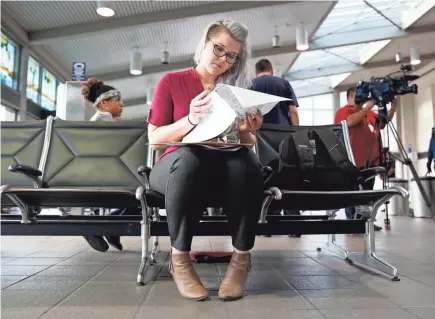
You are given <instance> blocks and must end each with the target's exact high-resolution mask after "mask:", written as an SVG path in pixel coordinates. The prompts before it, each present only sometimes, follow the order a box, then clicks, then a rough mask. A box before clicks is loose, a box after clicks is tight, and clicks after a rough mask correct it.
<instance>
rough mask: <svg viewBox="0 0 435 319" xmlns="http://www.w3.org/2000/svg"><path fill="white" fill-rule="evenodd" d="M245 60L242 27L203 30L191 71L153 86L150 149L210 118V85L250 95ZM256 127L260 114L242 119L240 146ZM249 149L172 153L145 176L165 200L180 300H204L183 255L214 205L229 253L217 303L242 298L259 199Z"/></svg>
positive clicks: (257, 167)
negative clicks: (229, 240) (228, 236)
mask: <svg viewBox="0 0 435 319" xmlns="http://www.w3.org/2000/svg"><path fill="white" fill-rule="evenodd" d="M250 54H251V50H250V47H249V44H248V29H247V28H246V26H244V25H242V24H240V23H238V22H236V21H233V20H218V21H215V22H213V23H211V24H210V25H208V26H207V28H206V29H205V31H204V33H203V36H202V38H201V40H200V41H199V43H198V46H197V49H196V53H195V64H196V66H195V67H193V68H191V69H188V70H184V71H179V72H171V73H167V74H165V75H164V76H163V77H162V78H161V79H160V81H159V82H158V84H157V86H156V89H155V91H154V97H153V103H152V105H151V110H150V114H149V117H148V121H149V124H148V138H149V141H150V143H151V145H153V148H155V149H159V148H162V147H164V146H161V144H162V143H169V142H179V141H181V140H182V139H183V138H184V136H186V135H187V134H188V133H189V132H190V131H192V130H193V129H194V128H195V126H196V125H198V124H199V123H200V122H201V120H202V118H203V117H205V116H206V115H207V114H208V113H209V112H210V93H211V92H212V91H213V90H214V88H215V86H216V84H218V83H219V84H220V83H222V84H227V85H232V86H237V87H242V88H249V87H250V79H249V77H248V75H247V73H248V72H247V71H248V61H249V57H250ZM261 124H262V116H261V112H257V113H256V114H253V115H248V116H247V117H245V119H244V122H242V123H240V126H239V127H238V136H239V138H240V141H241V143H245V144H250V145H252V146H253V145H255V143H256V135H255V134H256V131H257V130H258V129H259V128H260V127H261ZM252 146H241V147H239V148H237V149H235V150H232V151H222V150H211V149H207V148H203V147H201V146H195V145H188V146H181V147H174V146H170V147H169V148H167V149H166V151H165V153H164V154H163V156H162V157H160V158H159V159H158V161H157V163H156V164H155V165H154V167H153V169H152V171H151V174H150V185H151V189H153V190H154V191H157V192H159V193H161V194H165V201H166V214H167V220H168V228H169V236H170V239H171V252H170V255H169V271H170V273H171V275H172V277H173V278H174V281H175V284H176V286H177V289H178V291H179V293H180V295H181V296H182V297H184V298H187V299H191V300H204V299H207V298H208V296H209V294H208V291H207V290H206V289H205V287H204V285H203V284H202V282H201V280H200V279H199V277H198V275H197V274H196V272H195V269H194V268H193V265H192V260H191V257H190V253H189V252H190V250H191V244H192V237H193V234H194V232H195V229H197V228H200V227H201V224H200V223H199V218H200V216H201V214H202V213H203V212H204V210H205V208H206V206H207V205H209V204H211V202H212V201H216V200H218V202H219V203H216V204H217V205H222V207H223V209H224V211H225V214H226V216H227V219H228V227H229V230H230V233H231V237H232V246H233V252H232V257H231V262H230V264H229V265H228V269H227V271H226V273H225V278H224V279H223V281H222V283H221V286H220V288H219V292H218V296H219V299H221V300H224V301H232V300H236V299H240V298H242V297H243V295H244V287H245V284H246V281H247V278H248V273H249V271H250V269H251V254H250V250H251V249H252V248H253V246H254V242H255V237H256V228H257V223H258V219H259V217H260V212H261V205H262V198H263V175H262V170H261V164H260V162H259V161H258V158H257V156H256V155H255V153H254V152H253V151H252V149H251V148H252Z"/></svg>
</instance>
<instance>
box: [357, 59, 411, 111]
mask: <svg viewBox="0 0 435 319" xmlns="http://www.w3.org/2000/svg"><path fill="white" fill-rule="evenodd" d="M400 70H401V71H402V72H403V76H401V77H399V78H392V77H390V76H389V75H388V76H385V77H378V78H377V77H372V78H371V79H370V82H364V81H359V82H358V84H357V87H356V92H355V103H356V104H363V103H365V102H366V101H367V100H370V99H373V100H374V102H375V105H377V106H378V112H379V114H380V115H381V116H380V117H381V118H386V116H387V104H388V103H390V102H391V101H392V100H393V99H394V98H395V96H396V95H405V94H409V93H414V94H417V93H418V87H417V85H416V84H413V85H411V86H409V84H408V82H409V81H414V80H416V79H418V78H419V76H418V75H406V72H409V71H411V70H412V68H411V65H402V66H401V67H400Z"/></svg>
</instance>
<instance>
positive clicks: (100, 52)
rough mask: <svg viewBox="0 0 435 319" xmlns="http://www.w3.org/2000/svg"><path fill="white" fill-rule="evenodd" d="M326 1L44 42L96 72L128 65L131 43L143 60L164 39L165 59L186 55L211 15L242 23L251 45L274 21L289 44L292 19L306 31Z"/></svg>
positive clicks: (264, 40)
mask: <svg viewBox="0 0 435 319" xmlns="http://www.w3.org/2000/svg"><path fill="white" fill-rule="evenodd" d="M329 6H330V2H320V3H319V2H315V3H314V2H311V1H310V2H302V3H300V2H298V3H285V4H283V5H275V6H271V7H264V8H257V9H249V10H243V11H232V12H228V13H225V14H224V15H223V14H213V15H205V16H199V17H194V18H190V19H182V20H175V21H168V22H162V23H160V24H158V25H153V26H148V27H142V28H137V29H135V30H120V31H118V32H108V33H106V34H102V35H99V36H87V37H83V38H77V39H70V40H68V41H62V40H59V41H55V42H54V43H53V44H52V45H50V48H51V49H52V50H53V51H54V52H55V54H56V55H57V56H59V57H60V58H61V59H62V61H63V62H64V63H65V64H66V65H70V64H71V63H72V62H74V61H85V62H87V67H88V72H89V73H90V74H101V73H107V72H113V71H118V70H125V69H128V66H129V58H130V52H131V50H132V49H133V48H134V47H135V46H136V45H137V46H138V47H139V48H140V50H141V52H142V57H143V60H144V65H145V66H148V65H156V64H159V63H160V56H161V52H162V51H163V50H164V48H165V46H164V42H165V41H167V42H168V50H169V52H170V57H171V58H170V61H173V62H175V61H182V60H186V59H191V57H192V54H193V53H194V50H195V48H196V45H197V43H198V41H199V39H200V37H201V35H202V32H203V30H204V28H205V27H206V26H207V25H208V23H210V22H211V21H214V20H218V19H221V18H223V17H224V18H226V19H234V20H237V21H240V22H242V23H244V24H246V25H247V26H248V28H249V31H250V34H251V43H252V47H253V49H263V48H268V47H271V46H272V36H273V35H274V34H275V25H278V30H279V34H280V38H281V45H282V46H284V45H290V44H294V43H295V42H296V40H295V34H296V25H297V22H296V21H300V20H303V21H304V24H305V25H306V27H307V29H308V32H309V33H311V32H313V30H314V28H315V27H316V25H317V23H318V21H319V20H320V19H321V17H322V16H323V15H324V14H325V13H326V12H327V9H328V8H329ZM287 24H289V25H288V26H287Z"/></svg>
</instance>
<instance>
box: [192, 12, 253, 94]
mask: <svg viewBox="0 0 435 319" xmlns="http://www.w3.org/2000/svg"><path fill="white" fill-rule="evenodd" d="M219 28H224V29H226V30H227V31H228V32H229V33H230V34H231V35H232V37H233V38H234V39H236V40H237V41H239V42H240V43H241V44H242V47H241V48H240V52H239V54H238V55H237V59H236V62H235V63H234V64H233V65H232V66H231V68H230V69H229V70H228V71H226V72H225V73H224V74H221V75H220V76H219V79H218V81H217V82H218V83H223V84H228V85H233V86H238V87H242V88H248V87H250V85H251V79H252V76H251V74H250V72H249V65H248V61H249V59H250V58H251V47H250V45H249V39H248V28H247V27H246V26H245V25H243V24H241V23H239V22H237V21H233V20H218V21H215V22H213V23H211V24H209V25H208V26H207V28H206V29H205V30H204V34H203V35H202V38H201V40H200V41H199V43H198V46H197V48H196V52H195V57H194V59H195V63H196V65H199V64H200V62H201V57H202V52H203V51H204V46H205V43H206V41H207V39H208V38H209V37H210V36H211V35H212V34H213V32H214V31H215V30H216V31H217V29H219Z"/></svg>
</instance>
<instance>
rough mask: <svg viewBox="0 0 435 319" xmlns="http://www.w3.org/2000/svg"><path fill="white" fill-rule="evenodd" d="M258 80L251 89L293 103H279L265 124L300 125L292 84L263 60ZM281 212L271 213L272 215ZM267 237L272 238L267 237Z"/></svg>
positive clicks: (288, 212)
mask: <svg viewBox="0 0 435 319" xmlns="http://www.w3.org/2000/svg"><path fill="white" fill-rule="evenodd" d="M255 74H256V78H255V79H254V80H253V81H252V87H251V89H252V90H254V91H257V92H261V93H266V94H271V95H275V96H280V97H284V98H288V99H290V100H291V101H290V102H289V101H282V102H279V103H278V104H277V105H276V106H275V107H274V108H273V109H272V110H271V111H270V112H269V113H267V114H266V115H264V117H263V123H270V124H281V125H299V116H298V107H299V105H298V100H297V98H296V95H295V92H294V91H293V88H292V86H291V85H290V83H289V82H288V81H286V80H284V79H282V78H280V77H277V76H274V75H273V67H272V63H271V62H270V61H269V60H267V59H261V60H259V61H258V62H257V63H256V64H255ZM283 212H284V215H300V212H299V211H298V210H293V209H284V210H283ZM279 213H280V212H279V211H278V212H271V213H270V214H271V215H276V214H279ZM289 236H290V237H301V235H299V234H290V235H289ZM265 237H271V235H266V236H265Z"/></svg>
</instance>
